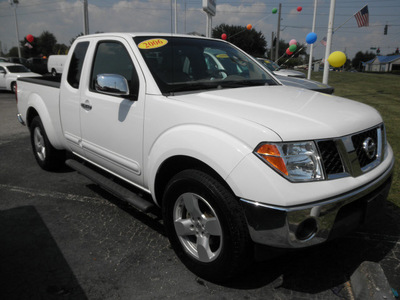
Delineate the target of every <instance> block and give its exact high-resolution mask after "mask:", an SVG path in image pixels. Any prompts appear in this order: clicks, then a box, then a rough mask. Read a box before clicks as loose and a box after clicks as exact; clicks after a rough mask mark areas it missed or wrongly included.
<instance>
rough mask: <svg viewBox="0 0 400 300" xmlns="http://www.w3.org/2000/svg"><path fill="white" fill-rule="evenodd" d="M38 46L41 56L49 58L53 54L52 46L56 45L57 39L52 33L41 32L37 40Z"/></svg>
mask: <svg viewBox="0 0 400 300" xmlns="http://www.w3.org/2000/svg"><path fill="white" fill-rule="evenodd" d="M38 44H39V45H38V50H40V52H41V54H43V55H44V56H49V55H51V54H53V53H54V52H53V51H54V46H55V45H56V44H57V39H56V37H55V36H54V35H53V34H52V33H50V32H48V31H43V33H42V34H41V35H40V36H39V38H38Z"/></svg>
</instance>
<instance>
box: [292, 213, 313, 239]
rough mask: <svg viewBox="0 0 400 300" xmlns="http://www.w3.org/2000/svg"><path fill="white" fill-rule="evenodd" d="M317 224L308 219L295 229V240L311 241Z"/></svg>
mask: <svg viewBox="0 0 400 300" xmlns="http://www.w3.org/2000/svg"><path fill="white" fill-rule="evenodd" d="M317 230H318V224H317V221H316V220H315V219H314V218H308V219H306V220H304V221H303V222H301V223H300V225H299V227H297V231H296V238H297V239H298V240H300V241H305V240H309V239H312V238H313V237H314V235H315V234H316V233H317Z"/></svg>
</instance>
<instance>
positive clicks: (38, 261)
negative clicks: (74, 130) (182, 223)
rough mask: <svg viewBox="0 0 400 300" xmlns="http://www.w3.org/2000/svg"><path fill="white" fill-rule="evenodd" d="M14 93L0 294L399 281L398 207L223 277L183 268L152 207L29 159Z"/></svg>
mask: <svg viewBox="0 0 400 300" xmlns="http://www.w3.org/2000/svg"><path fill="white" fill-rule="evenodd" d="M16 112H17V111H16V104H15V98H14V95H13V94H11V93H8V92H1V91H0V299H354V293H353V291H352V286H351V285H352V282H351V280H350V278H351V276H352V274H354V272H355V271H356V270H357V269H358V268H359V266H360V265H361V264H362V263H363V262H367V261H369V262H374V263H376V264H379V266H381V267H382V269H383V271H384V274H385V276H386V278H387V281H388V283H389V285H390V286H391V288H393V289H394V290H397V291H400V218H399V215H400V208H399V207H397V206H395V205H393V204H392V203H388V207H387V210H386V212H385V215H384V216H382V217H381V218H379V219H377V220H376V221H375V222H374V223H373V224H370V225H369V226H368V228H362V229H359V230H358V231H357V232H355V233H352V234H350V235H347V236H345V237H343V238H340V239H337V240H334V241H331V242H329V243H326V244H323V245H320V246H317V247H313V248H309V249H305V250H300V251H296V252H290V253H287V254H283V255H281V256H279V257H275V258H273V259H270V260H267V261H264V262H261V263H256V264H254V265H252V266H250V267H249V270H248V271H247V272H246V273H245V274H243V276H241V277H240V278H237V279H235V280H233V281H232V282H229V283H227V284H224V285H218V284H214V283H210V282H207V281H205V280H203V279H201V278H198V277H196V276H195V275H193V274H192V273H191V272H189V271H188V270H187V269H186V268H185V267H184V266H183V265H182V264H181V262H180V261H179V260H178V259H177V258H176V256H175V254H174V252H173V251H172V249H171V248H170V245H169V242H168V239H167V237H166V236H165V233H164V227H163V224H162V220H161V219H160V217H159V214H158V213H157V212H155V213H154V214H143V213H140V212H139V211H137V210H135V209H134V208H132V207H131V206H129V205H127V204H125V203H124V202H122V201H120V200H119V199H117V198H115V197H114V196H112V195H111V194H109V193H107V192H105V191H104V190H102V189H101V188H99V187H98V186H96V185H95V184H93V183H92V182H90V181H89V180H88V179H86V178H85V177H83V176H81V175H79V174H77V173H76V172H75V171H73V170H71V169H69V168H67V167H65V168H64V169H63V170H61V171H59V172H46V171H43V170H42V169H40V167H39V166H38V165H37V163H36V161H35V159H34V157H33V154H32V150H31V146H30V140H29V134H28V130H27V128H26V127H24V126H21V125H20V124H19V123H18V122H17V120H16V117H15V114H16Z"/></svg>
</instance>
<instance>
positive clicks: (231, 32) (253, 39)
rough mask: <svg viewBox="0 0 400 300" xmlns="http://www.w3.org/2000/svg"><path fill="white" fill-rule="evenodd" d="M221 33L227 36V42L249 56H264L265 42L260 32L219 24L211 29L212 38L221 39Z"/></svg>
mask: <svg viewBox="0 0 400 300" xmlns="http://www.w3.org/2000/svg"><path fill="white" fill-rule="evenodd" d="M223 33H225V34H226V35H227V37H228V38H227V41H228V42H230V43H232V44H234V45H235V46H237V47H239V48H240V49H242V50H243V51H245V52H247V53H248V54H250V55H253V56H264V54H265V52H266V51H267V41H266V40H265V37H264V35H263V34H262V32H261V31H256V30H254V29H253V28H252V29H250V30H248V29H247V28H246V27H244V26H234V25H227V24H220V25H218V26H217V27H215V28H213V31H212V36H213V37H214V38H221V35H222V34H223Z"/></svg>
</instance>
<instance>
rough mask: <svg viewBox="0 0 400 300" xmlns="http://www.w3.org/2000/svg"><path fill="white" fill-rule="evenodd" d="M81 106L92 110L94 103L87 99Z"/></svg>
mask: <svg viewBox="0 0 400 300" xmlns="http://www.w3.org/2000/svg"><path fill="white" fill-rule="evenodd" d="M81 106H82V108H83V109H84V110H91V109H92V105H91V104H90V102H89V100H86V101H85V103H81Z"/></svg>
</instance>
